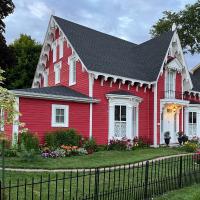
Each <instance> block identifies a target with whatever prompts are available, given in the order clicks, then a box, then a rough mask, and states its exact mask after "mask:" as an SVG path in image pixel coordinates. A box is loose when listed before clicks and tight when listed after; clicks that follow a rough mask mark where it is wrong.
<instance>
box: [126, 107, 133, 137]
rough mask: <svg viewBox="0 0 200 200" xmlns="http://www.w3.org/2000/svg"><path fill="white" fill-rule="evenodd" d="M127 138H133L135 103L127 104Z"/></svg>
mask: <svg viewBox="0 0 200 200" xmlns="http://www.w3.org/2000/svg"><path fill="white" fill-rule="evenodd" d="M126 123H127V138H129V139H133V105H128V106H127V119H126Z"/></svg>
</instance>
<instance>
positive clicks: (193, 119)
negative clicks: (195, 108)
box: [188, 112, 197, 136]
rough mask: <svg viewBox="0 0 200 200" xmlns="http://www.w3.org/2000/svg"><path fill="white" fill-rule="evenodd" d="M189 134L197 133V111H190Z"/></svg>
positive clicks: (194, 134)
mask: <svg viewBox="0 0 200 200" xmlns="http://www.w3.org/2000/svg"><path fill="white" fill-rule="evenodd" d="M188 124H189V136H196V135H197V112H189V119H188Z"/></svg>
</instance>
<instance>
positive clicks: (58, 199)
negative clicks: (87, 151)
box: [0, 155, 200, 200]
mask: <svg viewBox="0 0 200 200" xmlns="http://www.w3.org/2000/svg"><path fill="white" fill-rule="evenodd" d="M194 156H195V157H194ZM199 161H200V156H197V155H187V156H180V157H172V158H167V159H161V160H158V161H145V162H141V163H137V164H129V165H121V166H114V167H109V168H101V169H99V168H97V169H85V170H80V171H76V172H75V171H74V170H72V171H71V172H66V173H56V174H51V175H50V174H48V175H45V174H44V175H41V176H40V178H32V179H31V180H28V179H25V180H23V181H22V180H20V179H17V180H9V181H6V184H5V186H2V185H1V183H0V193H1V194H0V197H1V199H8V200H13V199H17V200H18V199H23V200H26V199H27V200H33V199H40V200H43V199H48V200H50V199H54V200H64V199H69V200H123V199H125V200H129V199H130V200H133V199H135V200H140V199H141V200H142V199H151V198H152V197H155V196H158V195H161V194H163V193H165V192H167V191H170V190H174V189H178V188H182V187H184V186H188V185H192V184H194V183H200V164H199Z"/></svg>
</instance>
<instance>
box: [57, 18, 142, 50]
mask: <svg viewBox="0 0 200 200" xmlns="http://www.w3.org/2000/svg"><path fill="white" fill-rule="evenodd" d="M53 17H54V18H59V19H61V20H64V21H67V22H68V23H72V24H75V25H77V26H81V27H82V28H85V29H88V30H91V31H95V32H97V33H101V34H103V35H105V36H109V37H112V38H114V39H118V40H121V41H123V42H127V43H130V44H133V45H134V46H137V45H138V44H136V43H133V42H131V41H128V40H125V39H122V38H119V37H117V36H114V35H110V34H108V33H104V32H102V31H98V30H95V29H92V28H90V27H87V26H84V25H82V24H78V23H76V22H73V21H69V20H67V19H64V18H61V17H58V16H55V15H53Z"/></svg>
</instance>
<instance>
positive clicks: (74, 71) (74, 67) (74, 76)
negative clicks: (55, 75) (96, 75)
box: [73, 60, 76, 82]
mask: <svg viewBox="0 0 200 200" xmlns="http://www.w3.org/2000/svg"><path fill="white" fill-rule="evenodd" d="M73 82H76V60H73Z"/></svg>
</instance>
